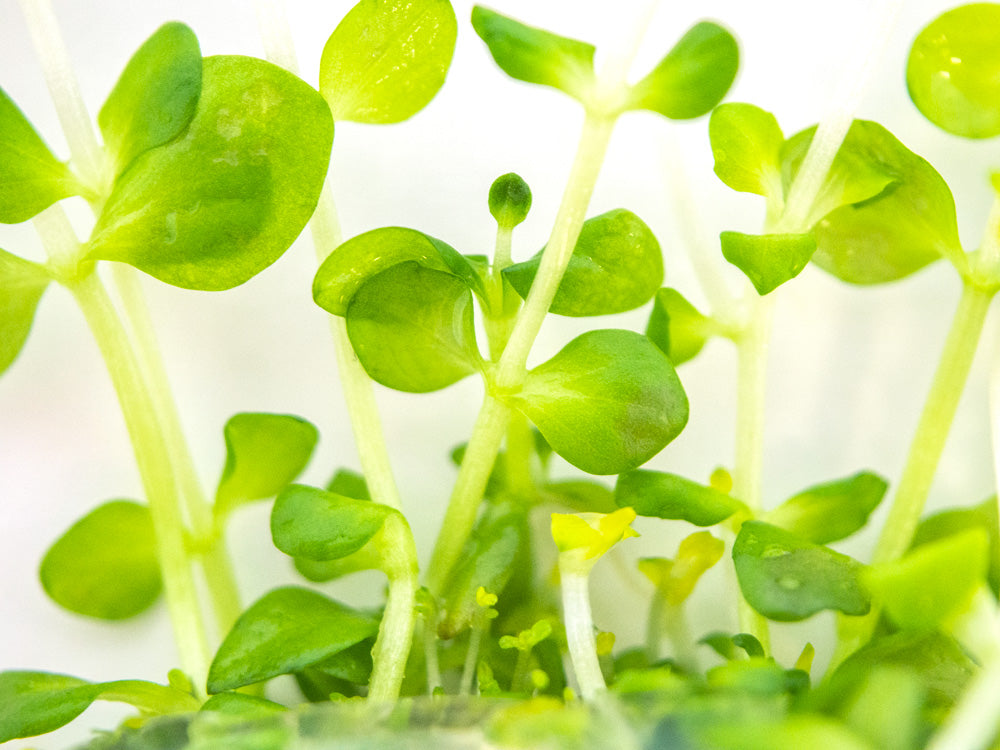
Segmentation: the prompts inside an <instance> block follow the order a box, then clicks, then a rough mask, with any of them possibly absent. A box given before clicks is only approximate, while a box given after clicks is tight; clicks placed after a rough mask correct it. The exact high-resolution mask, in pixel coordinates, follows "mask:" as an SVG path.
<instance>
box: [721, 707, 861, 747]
mask: <svg viewBox="0 0 1000 750" xmlns="http://www.w3.org/2000/svg"><path fill="white" fill-rule="evenodd" d="M702 736H703V737H704V740H705V741H706V742H708V743H711V744H710V745H709V746H710V747H712V748H718V749H719V750H801V748H806V747H815V748H820V747H822V748H824V749H825V750H876V748H875V747H874V746H873V745H870V744H869V743H868V742H866V741H865V740H864V739H863V738H861V737H859V736H858V735H856V734H854V733H853V732H851V731H850V730H849V729H847V728H845V727H844V726H843V725H842V724H839V723H838V722H836V721H833V720H832V719H829V718H827V717H825V716H818V715H810V714H795V715H792V716H788V717H787V718H784V719H782V720H780V721H775V720H770V721H769V720H763V721H761V720H756V721H740V722H723V723H721V724H718V725H716V726H713V727H711V728H710V729H706V730H705V731H704V732H703V734H702Z"/></svg>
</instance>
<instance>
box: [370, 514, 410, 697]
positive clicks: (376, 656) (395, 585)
mask: <svg viewBox="0 0 1000 750" xmlns="http://www.w3.org/2000/svg"><path fill="white" fill-rule="evenodd" d="M380 533H381V534H382V538H383V543H382V544H380V546H379V550H380V552H381V553H382V555H383V565H384V570H385V573H386V576H387V577H388V579H389V593H388V596H387V598H386V603H385V610H384V611H383V613H382V622H381V623H380V624H379V630H378V636H377V638H376V639H375V646H374V647H373V648H372V662H373V667H372V675H371V680H370V681H369V683H368V698H369V699H370V700H372V701H375V702H390V701H395V700H396V699H397V698H398V697H399V690H400V687H401V686H402V684H403V676H404V674H405V672H406V661H407V659H408V658H409V655H410V646H411V645H412V642H413V628H414V625H415V623H416V617H417V614H416V612H417V611H416V597H417V550H416V547H415V546H414V544H413V533H412V532H411V531H410V527H409V525H408V524H407V523H406V520H405V519H404V518H403V517H402V515H399V514H395V513H393V514H391V515H390V516H389V517H388V518H386V520H385V525H384V526H383V529H382V531H381V532H380Z"/></svg>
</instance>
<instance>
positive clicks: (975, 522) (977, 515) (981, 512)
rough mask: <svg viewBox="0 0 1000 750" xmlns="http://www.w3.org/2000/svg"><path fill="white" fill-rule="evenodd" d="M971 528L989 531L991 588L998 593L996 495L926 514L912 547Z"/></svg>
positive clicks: (999, 547) (999, 523)
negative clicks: (970, 503) (975, 503)
mask: <svg viewBox="0 0 1000 750" xmlns="http://www.w3.org/2000/svg"><path fill="white" fill-rule="evenodd" d="M974 528H981V529H985V530H986V533H987V534H989V538H990V549H989V560H990V561H989V582H990V588H991V589H993V593H994V594H1000V520H998V518H997V499H996V497H991V498H989V499H988V500H986V501H984V502H982V503H980V504H979V505H976V506H973V507H971V508H953V509H950V510H943V511H940V512H938V513H935V514H933V515H930V516H927V517H926V518H924V519H923V520H921V522H920V525H919V526H917V530H916V532H915V533H914V534H913V544H912V546H911V549H915V548H916V547H920V546H922V545H924V544H928V543H929V542H934V541H937V540H939V539H944V538H945V537H948V536H951V535H953V534H957V533H959V532H960V531H964V530H966V529H974Z"/></svg>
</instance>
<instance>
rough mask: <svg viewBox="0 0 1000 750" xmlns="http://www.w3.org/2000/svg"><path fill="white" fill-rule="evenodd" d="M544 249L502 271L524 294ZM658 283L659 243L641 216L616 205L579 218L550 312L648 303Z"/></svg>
mask: <svg viewBox="0 0 1000 750" xmlns="http://www.w3.org/2000/svg"><path fill="white" fill-rule="evenodd" d="M542 252H543V251H539V252H538V253H537V254H536V255H535V256H534V257H533V258H532V259H531V260H528V261H525V262H524V263H516V264H514V265H512V266H508V267H507V268H505V269H504V270H503V274H504V278H506V279H507V280H508V281H509V282H510V285H511V286H512V287H514V289H515V290H516V291H517V293H518V294H520V295H521V297H522V298H524V299H527V297H528V292H529V291H530V290H531V283H532V282H533V281H534V279H535V274H537V273H538V267H539V266H540V265H541V262H542ZM662 283H663V254H662V252H661V250H660V243H659V242H657V241H656V237H655V236H654V235H653V232H652V231H651V230H650V228H649V227H648V226H646V223H645V222H644V221H643V220H642V219H640V218H639V217H638V216H636V215H635V214H634V213H632V212H631V211H627V210H625V209H623V208H619V209H616V210H614V211H609V212H607V213H605V214H601V215H600V216H595V217H593V218H591V219H587V221H585V222H584V223H583V227H582V228H581V230H580V237H579V239H577V241H576V246H575V247H574V248H573V255H572V256H571V257H570V261H569V265H568V266H567V267H566V272H565V273H564V274H563V277H562V281H560V282H559V289H558V290H557V291H556V296H555V298H554V299H553V300H552V306H551V307H550V308H549V311H550V312H553V313H555V314H557V315H569V316H573V317H582V316H587V315H610V314H613V313H619V312H625V311H626V310H634V309H635V308H637V307H639V306H641V305H644V304H646V303H647V302H649V300H650V299H651V298H652V297H653V295H654V294H656V290H657V289H659V287H660V284H662Z"/></svg>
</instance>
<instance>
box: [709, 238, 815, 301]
mask: <svg viewBox="0 0 1000 750" xmlns="http://www.w3.org/2000/svg"><path fill="white" fill-rule="evenodd" d="M721 240H722V255H723V256H724V257H725V258H726V260H728V261H729V262H730V263H732V264H733V265H734V266H736V267H737V268H739V269H740V270H741V271H743V273H745V274H746V275H747V278H748V279H750V281H751V283H752V284H753V286H754V289H756V290H757V293H758V294H760V295H761V296H763V295H765V294H770V293H771V292H773V291H774V290H775V289H777V288H778V287H779V286H781V285H782V284H784V283H785V282H786V281H788V280H790V279H794V278H795V277H796V276H798V275H799V274H800V273H801V272H802V269H803V268H805V267H806V264H807V263H808V262H809V259H810V258H812V256H813V253H815V252H816V239H815V238H814V237H813V235H812V234H743V233H741V232H723V233H722V235H721Z"/></svg>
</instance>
